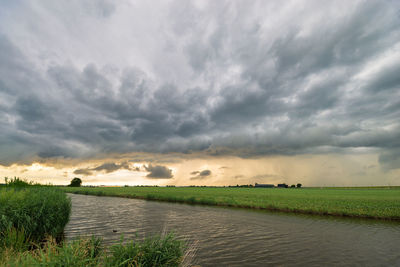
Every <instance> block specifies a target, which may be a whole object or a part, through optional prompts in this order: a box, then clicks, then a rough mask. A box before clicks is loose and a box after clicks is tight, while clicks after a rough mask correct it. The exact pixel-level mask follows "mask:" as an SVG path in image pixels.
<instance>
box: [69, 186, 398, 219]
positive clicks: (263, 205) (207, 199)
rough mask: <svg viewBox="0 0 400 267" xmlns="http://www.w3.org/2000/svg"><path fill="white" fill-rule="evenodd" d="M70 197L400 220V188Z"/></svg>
mask: <svg viewBox="0 0 400 267" xmlns="http://www.w3.org/2000/svg"><path fill="white" fill-rule="evenodd" d="M62 189H63V190H65V191H66V192H69V193H77V194H88V195H97V196H116V197H127V198H140V199H148V200H158V201H168V202H180V203H189V204H204V205H218V206H229V207H241V208H253V209H266V210H277V211H285V212H297V213H304V214H316V215H334V216H350V217H362V218H375V219H387V220H400V188H346V189H343V188H322V189H320V188H301V189H297V188H295V189H291V188H287V189H278V188H210V187H207V188H205V187H96V188H87V187H81V188H62Z"/></svg>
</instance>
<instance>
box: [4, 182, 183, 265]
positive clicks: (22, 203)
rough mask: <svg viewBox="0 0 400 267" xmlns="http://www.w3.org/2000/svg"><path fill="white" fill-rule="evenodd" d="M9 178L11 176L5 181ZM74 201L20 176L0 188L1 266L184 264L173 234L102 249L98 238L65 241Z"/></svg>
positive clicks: (51, 188) (181, 249) (57, 191)
mask: <svg viewBox="0 0 400 267" xmlns="http://www.w3.org/2000/svg"><path fill="white" fill-rule="evenodd" d="M6 182H7V180H6ZM70 211H71V201H70V199H69V197H67V195H66V194H65V192H64V191H62V190H60V189H57V188H54V187H50V186H40V185H37V184H35V185H34V184H33V183H27V182H25V181H23V180H20V179H18V178H15V179H13V180H11V181H9V182H8V183H7V185H6V186H2V187H1V188H0V266H38V267H39V266H77V267H78V266H79V267H80V266H110V267H111V266H142V267H145V266H179V265H180V264H181V263H182V261H183V252H184V242H182V241H180V240H178V239H176V238H175V237H174V235H173V234H167V235H165V236H156V237H152V238H148V239H145V240H143V241H138V242H134V241H130V242H127V243H123V242H122V241H121V243H120V244H117V245H114V246H112V247H111V248H109V250H108V251H104V250H103V246H102V245H101V239H99V238H96V237H91V238H85V239H78V240H75V241H72V242H70V243H66V242H64V241H63V231H64V227H65V225H66V224H67V222H68V219H69V214H70Z"/></svg>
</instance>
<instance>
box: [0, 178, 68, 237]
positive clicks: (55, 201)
mask: <svg viewBox="0 0 400 267" xmlns="http://www.w3.org/2000/svg"><path fill="white" fill-rule="evenodd" d="M70 210H71V201H70V199H69V198H68V197H67V196H66V194H65V193H64V192H63V191H61V190H60V189H57V188H54V187H47V186H33V185H32V183H27V182H25V181H23V180H20V179H17V178H16V179H14V180H11V181H10V180H9V181H7V186H5V187H2V188H0V243H1V242H4V241H3V240H4V239H5V237H6V235H11V236H15V237H17V236H18V238H22V237H23V239H27V240H28V239H29V240H30V241H31V242H41V241H42V240H44V239H45V238H46V237H47V236H53V237H55V238H57V239H60V238H61V237H62V234H63V231H64V227H65V225H66V224H67V222H68V219H69V214H70Z"/></svg>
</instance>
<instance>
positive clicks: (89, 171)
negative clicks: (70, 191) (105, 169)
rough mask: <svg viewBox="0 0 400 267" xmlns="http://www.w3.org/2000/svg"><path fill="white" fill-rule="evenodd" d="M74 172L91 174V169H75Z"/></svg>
mask: <svg viewBox="0 0 400 267" xmlns="http://www.w3.org/2000/svg"><path fill="white" fill-rule="evenodd" d="M74 174H81V175H92V174H93V171H92V170H91V169H76V170H75V171H74Z"/></svg>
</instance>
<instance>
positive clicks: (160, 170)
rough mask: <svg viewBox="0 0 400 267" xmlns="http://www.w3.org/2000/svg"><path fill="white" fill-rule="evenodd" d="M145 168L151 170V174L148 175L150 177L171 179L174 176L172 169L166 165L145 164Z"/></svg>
mask: <svg viewBox="0 0 400 267" xmlns="http://www.w3.org/2000/svg"><path fill="white" fill-rule="evenodd" d="M144 168H145V169H146V171H148V172H149V174H147V175H146V177H148V178H154V179H170V178H172V177H174V175H173V174H172V170H171V169H168V168H167V167H165V166H161V165H151V164H149V165H148V166H144Z"/></svg>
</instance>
